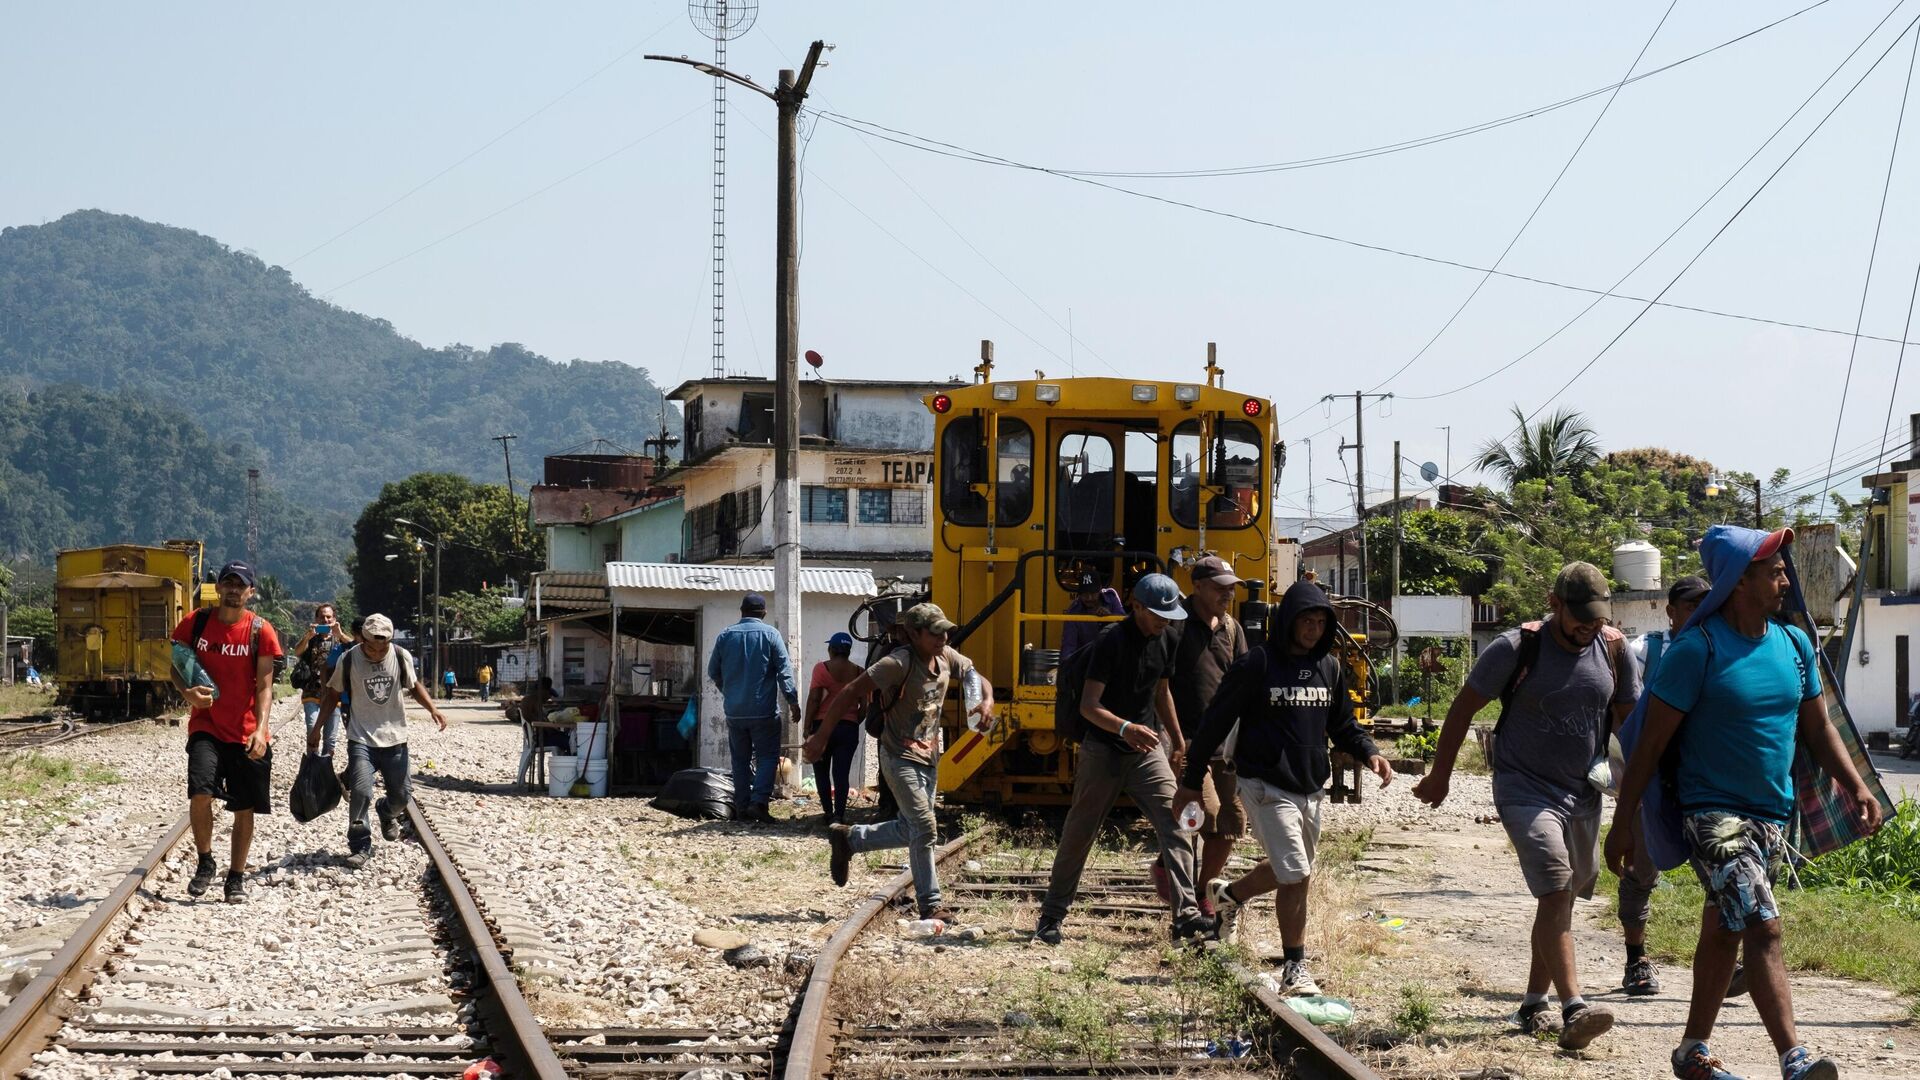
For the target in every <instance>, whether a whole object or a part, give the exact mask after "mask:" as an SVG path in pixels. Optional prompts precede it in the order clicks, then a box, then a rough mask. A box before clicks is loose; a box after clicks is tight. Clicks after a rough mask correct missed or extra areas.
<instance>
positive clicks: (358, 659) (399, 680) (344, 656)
mask: <svg viewBox="0 0 1920 1080" xmlns="http://www.w3.org/2000/svg"><path fill="white" fill-rule="evenodd" d="M409 691H410V692H412V694H413V700H414V701H416V702H418V703H419V705H420V707H421V708H423V709H425V710H427V715H428V716H431V717H433V722H434V723H435V724H438V725H439V726H440V730H441V731H445V730H446V729H447V718H446V717H445V716H442V715H441V714H440V710H439V709H438V708H435V707H434V704H433V698H431V697H430V696H428V694H427V691H426V688H425V687H423V686H421V685H420V680H419V678H418V672H417V670H416V669H415V668H414V666H413V657H412V656H411V655H409V654H408V653H407V650H405V649H403V648H401V647H400V646H398V645H395V644H393V620H392V619H389V618H387V617H386V616H385V615H378V614H375V615H369V616H367V617H366V620H365V621H364V622H363V623H362V625H361V627H360V644H358V645H355V646H354V647H353V648H351V649H348V650H347V651H346V652H343V653H341V654H340V659H339V661H338V662H337V663H335V664H334V666H333V675H332V676H331V677H330V678H329V679H328V680H327V688H326V690H325V691H323V692H322V693H321V695H320V719H319V722H318V723H316V724H315V725H314V726H313V729H312V730H313V732H314V733H315V734H312V735H309V736H308V738H307V752H308V753H309V754H311V753H314V752H316V751H317V750H318V748H319V745H318V744H319V738H318V733H319V732H321V731H324V730H325V729H326V727H327V722H328V721H329V720H331V719H332V717H333V710H334V709H336V708H338V707H339V705H340V698H341V696H342V695H343V694H344V695H347V696H350V697H351V698H352V699H353V713H352V715H351V716H349V717H348V718H347V788H348V798H347V865H348V866H350V867H352V868H353V869H356V870H357V869H359V868H360V867H362V866H365V865H366V864H367V860H368V858H370V857H371V856H372V854H373V830H372V829H370V828H368V827H367V806H368V805H369V804H371V803H373V774H374V773H375V771H378V772H379V774H380V777H381V780H382V781H383V783H384V785H385V787H386V791H387V795H386V798H384V799H381V800H380V801H379V803H378V804H375V809H376V810H377V811H378V812H379V814H380V835H381V836H384V837H385V838H387V839H388V840H398V839H400V823H399V820H398V817H399V815H400V813H401V812H402V811H404V810H405V809H406V806H407V801H408V799H409V798H410V797H411V796H410V793H409V790H408V776H409V773H410V772H411V768H410V765H409V762H408V759H407V710H406V706H405V704H404V703H403V702H402V700H401V694H403V693H406V692H409Z"/></svg>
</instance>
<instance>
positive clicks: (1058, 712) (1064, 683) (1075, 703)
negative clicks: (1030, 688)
mask: <svg viewBox="0 0 1920 1080" xmlns="http://www.w3.org/2000/svg"><path fill="white" fill-rule="evenodd" d="M1123 625H1125V623H1124V622H1116V623H1109V624H1107V625H1106V626H1105V627H1104V628H1102V629H1101V631H1100V633H1098V634H1096V635H1094V639H1093V640H1092V641H1089V642H1087V643H1086V644H1085V645H1082V646H1080V647H1079V648H1078V649H1075V650H1073V652H1072V653H1071V654H1069V655H1068V656H1067V658H1066V659H1065V660H1063V661H1061V663H1060V671H1059V674H1057V675H1055V676H1054V679H1053V730H1054V731H1055V732H1056V733H1058V734H1059V736H1060V740H1061V741H1062V742H1069V743H1080V742H1084V741H1085V740H1086V737H1087V727H1088V724H1087V718H1086V717H1084V716H1081V715H1080V691H1082V690H1084V689H1086V685H1087V669H1088V668H1090V667H1092V666H1093V651H1094V650H1095V649H1098V648H1099V647H1100V646H1101V643H1103V642H1105V641H1106V640H1107V636H1108V635H1109V634H1112V633H1114V632H1115V631H1117V630H1118V629H1119V628H1120V627H1121V626H1123Z"/></svg>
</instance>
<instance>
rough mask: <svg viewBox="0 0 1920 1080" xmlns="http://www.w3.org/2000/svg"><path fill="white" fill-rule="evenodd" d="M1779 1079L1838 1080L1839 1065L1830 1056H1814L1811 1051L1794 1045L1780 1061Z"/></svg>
mask: <svg viewBox="0 0 1920 1080" xmlns="http://www.w3.org/2000/svg"><path fill="white" fill-rule="evenodd" d="M1780 1077H1781V1080H1839V1077H1840V1066H1838V1065H1835V1064H1834V1063H1833V1059H1832V1058H1824V1057H1823V1058H1816V1057H1814V1056H1813V1051H1811V1050H1809V1049H1807V1048H1806V1047H1804V1046H1796V1047H1794V1048H1793V1049H1791V1050H1789V1051H1787V1056H1786V1057H1785V1058H1784V1059H1782V1060H1781V1062H1780Z"/></svg>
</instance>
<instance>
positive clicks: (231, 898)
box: [227, 870, 247, 904]
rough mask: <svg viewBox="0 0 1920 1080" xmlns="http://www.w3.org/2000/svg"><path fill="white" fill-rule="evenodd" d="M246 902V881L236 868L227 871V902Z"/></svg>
mask: <svg viewBox="0 0 1920 1080" xmlns="http://www.w3.org/2000/svg"><path fill="white" fill-rule="evenodd" d="M246 902H247V882H246V879H245V878H244V877H242V876H241V875H240V871H238V870H229V871H227V903H229V904H244V903H246Z"/></svg>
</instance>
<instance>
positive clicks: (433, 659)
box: [393, 517, 446, 686]
mask: <svg viewBox="0 0 1920 1080" xmlns="http://www.w3.org/2000/svg"><path fill="white" fill-rule="evenodd" d="M393 523H394V524H395V525H405V526H406V527H407V528H409V529H413V530H415V531H416V532H423V533H426V534H427V539H429V540H432V541H433V652H432V653H431V654H430V655H429V657H428V663H427V679H428V683H427V685H429V686H438V685H439V684H440V553H441V551H442V550H443V549H444V548H445V547H446V545H445V544H444V543H442V541H441V539H440V534H439V533H436V532H434V531H433V530H431V529H426V528H422V527H421V526H420V525H419V524H418V523H416V522H412V521H408V520H407V519H406V518H400V517H397V518H394V519H393Z"/></svg>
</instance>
